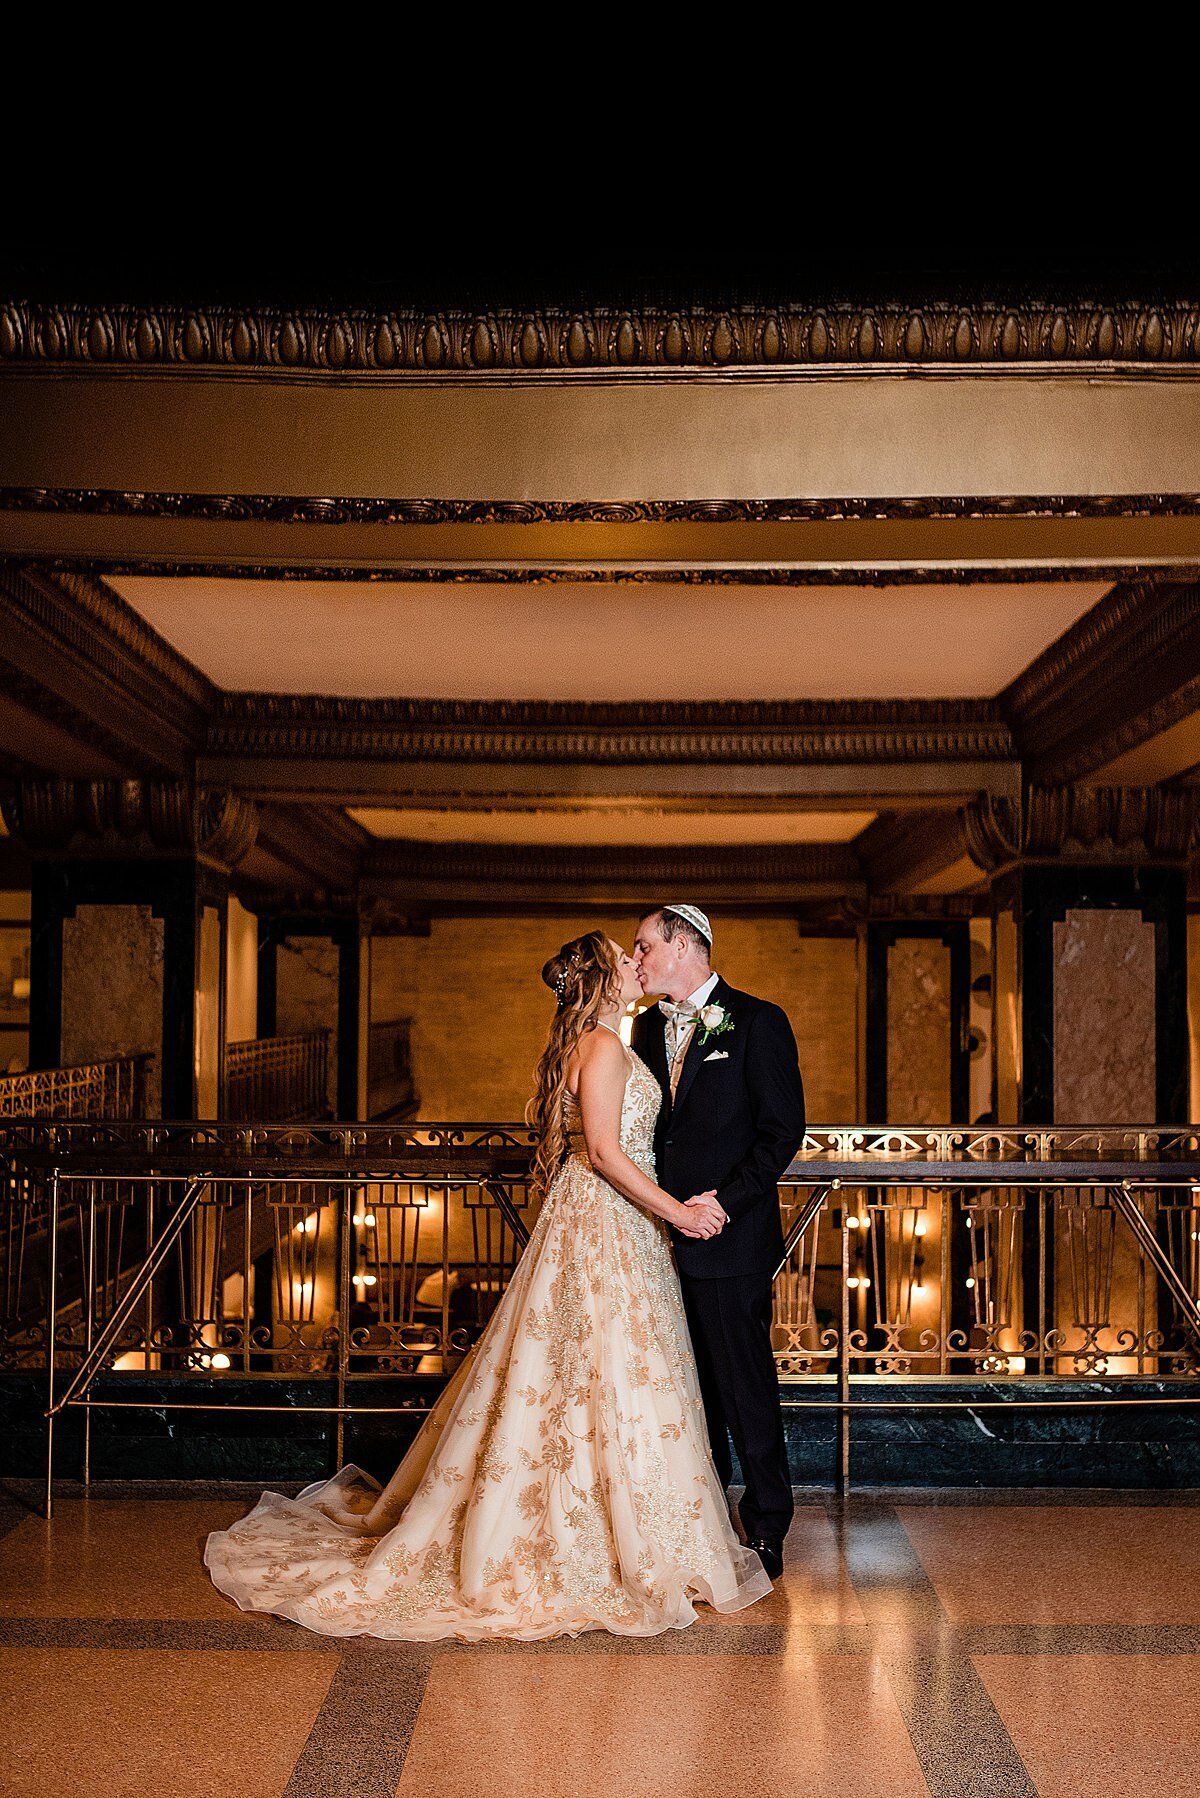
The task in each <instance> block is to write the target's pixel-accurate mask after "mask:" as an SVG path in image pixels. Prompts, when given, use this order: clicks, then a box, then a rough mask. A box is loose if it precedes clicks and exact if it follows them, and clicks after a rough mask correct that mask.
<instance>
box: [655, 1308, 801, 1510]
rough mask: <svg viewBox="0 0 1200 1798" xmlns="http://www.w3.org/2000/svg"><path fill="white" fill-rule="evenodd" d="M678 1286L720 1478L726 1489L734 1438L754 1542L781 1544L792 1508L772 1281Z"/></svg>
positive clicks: (743, 1501) (743, 1502) (743, 1504)
mask: <svg viewBox="0 0 1200 1798" xmlns="http://www.w3.org/2000/svg"><path fill="white" fill-rule="evenodd" d="M680 1286H681V1287H682V1290H683V1305H684V1310H685V1311H686V1313H687V1320H688V1329H689V1331H690V1332H691V1337H692V1348H693V1350H694V1352H695V1356H696V1371H697V1373H698V1374H699V1376H700V1391H701V1394H702V1395H703V1398H704V1415H705V1419H706V1421H707V1423H708V1439H709V1442H710V1444H711V1446H712V1456H713V1463H714V1465H715V1467H716V1470H717V1477H718V1479H719V1480H720V1481H721V1484H722V1485H723V1486H724V1487H725V1488H726V1489H728V1487H729V1484H730V1481H731V1479H732V1477H733V1462H732V1458H731V1456H730V1453H729V1438H730V1437H731V1436H732V1437H733V1446H734V1447H735V1448H736V1449H737V1457H738V1460H739V1461H740V1463H741V1467H742V1477H743V1479H744V1480H745V1482H746V1491H745V1496H744V1497H743V1499H742V1502H741V1505H740V1506H739V1510H740V1513H741V1519H742V1528H743V1529H744V1530H745V1532H746V1535H747V1537H748V1538H749V1539H751V1540H753V1539H754V1538H756V1537H760V1536H765V1537H766V1539H767V1540H768V1541H769V1542H782V1541H783V1538H784V1537H785V1536H786V1535H787V1532H788V1525H789V1524H790V1523H791V1521H792V1512H793V1510H794V1508H795V1507H794V1504H793V1501H792V1479H791V1473H790V1471H789V1469H788V1459H787V1447H786V1444H785V1443H784V1439H783V1413H782V1411H781V1410H780V1408H779V1372H778V1369H777V1368H776V1365H775V1356H774V1353H773V1351H772V1348H771V1298H772V1295H771V1276H770V1274H769V1273H763V1274H734V1275H731V1276H730V1277H729V1278H728V1279H723V1280H691V1279H689V1278H688V1277H687V1275H686V1274H683V1275H681V1277H680Z"/></svg>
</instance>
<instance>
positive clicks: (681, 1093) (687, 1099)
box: [633, 905, 804, 1579]
mask: <svg viewBox="0 0 1200 1798" xmlns="http://www.w3.org/2000/svg"><path fill="white" fill-rule="evenodd" d="M711 948H712V926H711V925H710V923H709V921H708V919H707V917H706V916H705V914H704V913H703V912H702V911H700V910H699V908H698V907H696V906H694V905H658V906H655V907H654V908H653V910H651V911H647V912H645V913H644V914H643V915H642V918H641V921H640V923H639V925H638V933H637V941H636V943H635V945H634V963H635V966H636V968H637V973H638V979H639V980H640V981H641V983H642V990H643V991H644V992H646V993H658V994H662V995H664V997H663V999H662V1000H661V1001H660V1003H659V1005H658V1006H657V1007H653V1006H652V1007H651V1008H650V1010H649V1011H645V1012H643V1013H642V1015H641V1016H640V1017H639V1018H638V1020H637V1022H636V1023H635V1025H634V1027H633V1046H634V1048H635V1049H636V1050H637V1052H638V1054H639V1055H640V1056H641V1058H642V1060H643V1061H644V1062H646V1063H647V1065H648V1066H649V1067H650V1068H651V1069H652V1070H653V1072H654V1073H655V1075H656V1076H657V1077H658V1082H659V1085H660V1086H661V1087H662V1089H663V1105H662V1110H661V1111H660V1113H659V1118H658V1130H657V1134H656V1136H655V1143H654V1149H655V1161H656V1163H657V1168H658V1178H659V1180H660V1182H661V1183H662V1185H663V1186H664V1187H665V1188H666V1189H667V1191H668V1192H669V1193H671V1194H672V1195H673V1196H674V1197H675V1198H677V1199H681V1200H684V1201H686V1200H687V1199H690V1198H693V1197H696V1196H698V1195H699V1194H701V1193H704V1192H708V1191H711V1190H713V1189H714V1188H715V1190H716V1195H717V1202H718V1204H719V1205H721V1207H722V1208H723V1210H724V1212H725V1215H726V1219H727V1221H726V1223H725V1225H724V1226H723V1227H722V1229H721V1231H720V1234H719V1235H717V1236H713V1237H710V1238H709V1239H708V1240H707V1241H704V1240H701V1239H699V1238H695V1237H689V1236H685V1235H681V1234H679V1233H678V1232H676V1233H675V1259H676V1261H677V1263H678V1266H679V1278H680V1285H681V1287H682V1289H683V1303H684V1308H685V1310H686V1311H687V1320H688V1327H689V1329H690V1331H691V1336H692V1346H693V1348H694V1350H695V1354H696V1368H697V1372H698V1374H699V1378H700V1390H701V1392H702V1394H703V1396H704V1414H705V1417H706V1419H707V1421H708V1434H709V1440H710V1442H711V1445H712V1453H713V1462H714V1464H715V1466H716V1469H717V1474H718V1476H719V1478H720V1479H721V1482H722V1484H723V1485H724V1486H725V1487H726V1488H728V1486H729V1483H730V1480H731V1478H732V1473H733V1464H732V1459H731V1456H730V1453H729V1438H730V1436H732V1437H733V1441H734V1446H735V1447H736V1449H737V1453H738V1460H739V1461H740V1463H741V1467H742V1475H743V1477H744V1479H745V1482H746V1491H745V1496H744V1497H743V1499H742V1502H741V1507H740V1509H741V1519H742V1528H743V1529H744V1530H745V1532H746V1539H747V1542H748V1544H749V1546H750V1547H751V1548H753V1549H754V1550H755V1551H756V1552H757V1554H758V1555H759V1558H760V1559H761V1561H762V1564H763V1566H764V1567H765V1568H766V1570H767V1572H768V1573H769V1574H770V1576H771V1578H772V1579H778V1577H779V1575H780V1573H781V1571H782V1569H783V1539H784V1537H785V1536H786V1534H787V1530H788V1525H789V1523H790V1522H791V1519H792V1510H793V1503H792V1483H791V1474H790V1472H789V1469H788V1460H787V1448H786V1446H785V1444H784V1439H783V1413H782V1411H781V1410H780V1404H779V1377H778V1374H777V1372H776V1368H775V1358H774V1354H773V1353H772V1348H771V1286H772V1281H773V1278H774V1275H775V1270H776V1268H777V1267H778V1266H779V1263H780V1262H781V1261H782V1259H783V1227H782V1224H781V1221H780V1216H779V1195H778V1192H777V1190H776V1182H777V1180H778V1179H779V1176H780V1174H782V1173H783V1171H784V1169H785V1168H786V1167H787V1165H788V1163H789V1162H790V1161H791V1159H792V1156H793V1154H794V1153H795V1151H796V1150H797V1148H799V1146H800V1143H801V1141H802V1139H803V1136H804V1088H803V1086H802V1084H801V1081H800V1068H799V1065H798V1061H797V1056H796V1039H795V1037H794V1036H793V1035H792V1029H791V1025H790V1024H789V1023H788V1020H787V1016H786V1014H785V1013H784V1012H783V1011H781V1010H780V1008H779V1006H778V1005H772V1004H770V1003H769V1002H768V1001H767V1000H765V999H754V998H751V996H750V994H749V993H739V992H738V991H737V990H736V988H734V987H731V986H728V985H726V983H725V981H723V980H722V979H721V977H720V975H719V974H714V973H713V971H712V969H711V968H710V966H709V951H710V950H711Z"/></svg>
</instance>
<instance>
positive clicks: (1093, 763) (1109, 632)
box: [999, 580, 1200, 782]
mask: <svg viewBox="0 0 1200 1798" xmlns="http://www.w3.org/2000/svg"><path fill="white" fill-rule="evenodd" d="M1198 656H1200V584H1197V583H1195V582H1188V581H1162V580H1159V581H1134V582H1130V583H1128V584H1127V585H1123V586H1119V587H1117V588H1115V589H1114V590H1113V591H1112V592H1111V593H1108V594H1105V596H1104V597H1103V598H1102V599H1101V600H1099V601H1098V603H1097V604H1096V605H1094V606H1093V607H1092V608H1091V610H1090V611H1088V612H1086V613H1085V614H1084V616H1083V617H1082V618H1081V619H1079V620H1078V622H1077V623H1076V624H1074V625H1072V626H1071V628H1070V629H1069V630H1068V631H1066V632H1064V634H1063V636H1062V637H1060V638H1059V640H1058V642H1057V643H1053V644H1051V646H1050V648H1049V649H1047V650H1046V651H1044V653H1043V654H1042V655H1040V656H1038V658H1037V659H1036V661H1034V662H1032V663H1031V664H1030V666H1029V667H1028V668H1027V669H1026V670H1025V671H1024V673H1023V674H1020V675H1018V676H1017V678H1016V680H1015V681H1013V682H1012V683H1011V685H1010V686H1009V687H1007V688H1006V689H1005V691H1004V692H1003V693H1001V695H1000V697H999V704H1000V707H1001V709H1002V711H1003V713H1004V715H1005V716H1006V717H1007V718H1008V719H1009V720H1010V722H1011V724H1012V728H1013V735H1014V738H1015V740H1016V743H1017V746H1018V749H1019V751H1020V754H1021V756H1022V759H1023V760H1024V761H1025V762H1027V763H1028V764H1029V766H1030V768H1031V770H1032V772H1033V773H1034V774H1035V776H1036V777H1037V778H1039V779H1041V780H1047V779H1050V780H1053V781H1058V782H1067V781H1071V780H1077V779H1079V778H1080V777H1081V776H1083V775H1086V774H1087V773H1089V772H1090V771H1091V770H1092V769H1093V768H1102V767H1104V765H1105V764H1106V763H1108V762H1110V761H1113V760H1115V758H1116V757H1117V756H1118V755H1121V754H1123V753H1124V752H1125V751H1127V750H1129V749H1133V748H1136V747H1138V746H1139V745H1140V744H1142V743H1144V742H1145V741H1146V740H1147V738H1149V737H1151V736H1154V735H1156V734H1157V733H1158V732H1159V731H1161V730H1165V729H1167V728H1168V727H1169V726H1170V725H1172V724H1174V723H1176V722H1177V721H1178V720H1179V719H1180V718H1182V717H1185V716H1187V715H1188V714H1189V713H1190V712H1192V711H1194V710H1195V708H1196V705H1197V703H1200V676H1198V675H1195V674H1193V673H1192V670H1193V669H1194V668H1195V667H1196V665H1197V657H1198ZM1114 721H1115V722H1114Z"/></svg>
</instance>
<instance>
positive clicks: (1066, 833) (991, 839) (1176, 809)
mask: <svg viewBox="0 0 1200 1798" xmlns="http://www.w3.org/2000/svg"><path fill="white" fill-rule="evenodd" d="M959 817H960V820H961V824H962V829H963V833H964V836H965V840H966V844H967V848H968V851H969V853H970V855H971V858H972V860H973V861H975V862H976V863H977V864H978V866H979V867H980V868H982V869H984V870H986V871H987V872H988V873H995V872H997V871H998V870H999V869H1001V868H1005V867H1009V866H1011V865H1012V864H1013V863H1014V862H1018V861H1038V860H1046V859H1052V860H1054V861H1085V862H1101V863H1105V862H1107V863H1117V864H1127V863H1130V862H1141V861H1152V862H1184V861H1186V860H1187V858H1188V854H1189V850H1190V848H1191V845H1192V843H1193V841H1194V839H1195V835H1196V827H1197V822H1198V821H1200V791H1196V790H1194V789H1192V788H1189V787H1029V788H1027V789H1026V791H1025V793H1024V795H1023V796H1022V799H1021V801H1020V803H1019V804H1018V803H1015V802H1013V801H1012V800H1008V799H1003V798H997V797H995V796H994V795H992V794H988V793H981V794H980V795H979V797H978V798H977V799H974V800H972V802H971V804H970V805H968V806H964V807H963V809H962V811H961V812H960V814H959Z"/></svg>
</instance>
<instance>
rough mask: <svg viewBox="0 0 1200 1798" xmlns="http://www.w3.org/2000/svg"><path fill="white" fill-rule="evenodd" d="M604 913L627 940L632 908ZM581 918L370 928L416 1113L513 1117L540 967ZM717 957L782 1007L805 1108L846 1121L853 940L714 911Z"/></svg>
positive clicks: (535, 1027) (529, 1083) (542, 1009)
mask: <svg viewBox="0 0 1200 1798" xmlns="http://www.w3.org/2000/svg"><path fill="white" fill-rule="evenodd" d="M603 922H604V923H605V925H606V926H607V928H608V929H609V930H610V931H611V932H612V934H613V935H614V936H615V937H616V938H617V939H618V940H619V941H620V942H623V943H624V944H626V945H627V946H631V945H632V942H633V936H634V931H635V929H636V922H637V921H636V919H635V917H634V916H633V915H632V913H630V914H626V915H621V914H614V915H612V916H609V917H606V918H605V919H604V920H603ZM584 923H585V921H584V920H581V919H579V918H577V917H574V918H573V917H566V916H564V917H539V918H486V917H485V918H435V919H434V920H433V923H432V925H431V929H430V934H429V936H428V937H376V938H375V939H374V941H373V942H372V945H371V1016H372V1018H373V1019H374V1020H376V1021H379V1020H382V1019H386V1018H396V1017H407V1018H411V1019H412V1046H413V1067H414V1074H415V1080H416V1088H417V1092H418V1094H419V1096H420V1112H419V1116H420V1117H422V1118H424V1119H428V1120H430V1121H433V1120H435V1119H451V1118H461V1119H476V1120H483V1119H495V1120H500V1119H515V1118H519V1117H520V1116H521V1115H522V1113H523V1111H524V1107H525V1102H526V1100H527V1099H528V1097H529V1095H530V1093H531V1091H532V1087H533V1071H534V1068H535V1067H536V1065H537V1060H538V1057H539V1056H540V1054H541V1052H542V1047H543V1045H544V1043H545V1038H546V1030H547V1027H548V1025H549V1022H550V1018H551V1016H552V1015H553V1004H554V1001H553V999H552V997H551V994H550V993H549V992H548V991H547V989H546V988H545V987H544V986H543V985H542V984H541V981H540V980H539V978H538V970H539V969H540V967H541V965H542V963H543V962H544V961H545V960H546V959H547V957H548V956H550V955H552V954H554V952H555V951H556V950H557V949H558V948H559V946H560V944H562V943H563V942H566V941H568V940H569V939H570V938H571V937H574V936H578V935H579V933H580V931H581V929H582V928H583V927H584ZM716 933H717V942H716V948H715V950H714V954H713V966H714V968H716V969H717V970H718V971H719V972H720V973H721V974H722V975H724V977H725V978H726V979H727V980H728V981H730V983H731V984H732V985H734V986H737V987H741V988H742V989H743V990H744V991H747V992H752V993H757V994H759V995H760V996H761V997H762V998H767V999H774V1000H775V1001H776V1003H777V1004H780V1005H782V1006H783V1007H784V1009H785V1011H786V1012H787V1013H788V1016H789V1017H790V1019H791V1021H792V1028H793V1029H794V1030H795V1032H796V1040H797V1042H798V1044H799V1046H800V1066H801V1069H802V1071H803V1074H804V1083H805V1091H806V1094H807V1099H808V1113H809V1117H810V1119H811V1120H812V1121H813V1122H815V1123H823V1124H824V1123H829V1124H833V1123H848V1122H853V1121H854V1118H855V1116H856V1110H855V1085H856V1060H857V1055H856V1045H857V1031H856V1024H855V996H856V980H855V945H854V942H853V940H852V939H847V938H824V937H819V938H813V937H809V938H801V937H800V936H799V935H798V933H797V930H796V926H795V924H794V923H792V922H790V921H789V920H787V919H754V918H721V919H719V920H718V921H717V924H716Z"/></svg>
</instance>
